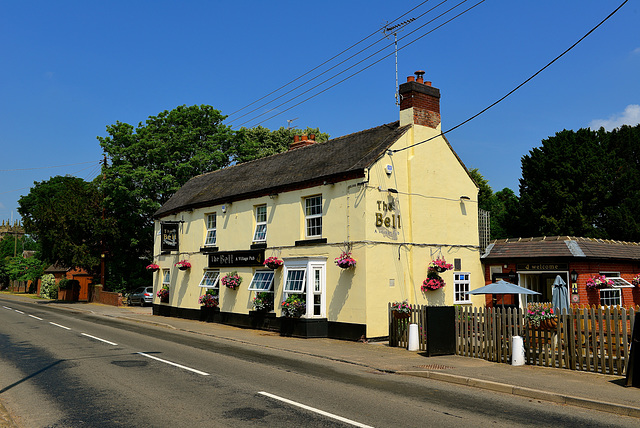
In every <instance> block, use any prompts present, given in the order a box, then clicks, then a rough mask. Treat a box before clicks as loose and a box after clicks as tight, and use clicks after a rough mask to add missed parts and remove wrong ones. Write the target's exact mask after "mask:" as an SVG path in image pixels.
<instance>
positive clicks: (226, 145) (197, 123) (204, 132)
mask: <svg viewBox="0 0 640 428" xmlns="http://www.w3.org/2000/svg"><path fill="white" fill-rule="evenodd" d="M224 119H225V116H222V115H221V114H220V112H219V111H218V110H215V109H213V107H211V106H207V105H201V106H191V107H187V106H179V107H177V108H175V109H173V110H171V111H164V112H162V113H160V114H158V115H157V116H151V117H149V119H147V121H146V122H145V123H144V124H143V123H139V124H138V126H137V128H135V129H134V127H133V126H131V125H129V124H126V123H122V122H116V124H115V125H110V126H107V133H108V134H109V136H107V137H98V140H99V141H100V145H101V146H102V148H103V150H104V151H105V153H106V154H107V156H108V157H109V159H110V162H109V165H107V166H106V167H105V168H104V170H103V173H104V179H100V189H101V191H102V192H103V193H104V204H105V207H106V212H107V214H106V215H107V217H108V218H110V219H112V220H114V221H115V222H116V223H117V232H116V233H115V234H114V235H113V236H111V238H110V240H109V242H108V251H109V257H108V259H107V260H108V263H107V266H108V272H107V281H106V282H107V284H105V286H106V288H108V289H110V290H114V291H116V290H117V291H121V290H124V289H132V288H135V287H137V286H140V285H144V284H145V283H146V282H148V276H145V272H144V265H145V264H146V262H147V261H150V260H152V259H153V254H152V249H153V234H152V232H153V214H154V212H155V211H157V210H158V208H160V207H161V206H162V204H164V203H165V202H166V201H167V200H168V199H169V198H170V197H171V196H172V195H173V194H174V193H175V192H176V191H177V190H178V189H179V188H180V187H181V186H182V185H183V184H184V183H186V182H187V180H189V179H190V178H191V177H193V176H195V175H198V174H202V173H205V172H209V171H213V170H216V169H219V168H222V167H225V166H228V165H229V164H230V162H231V158H232V148H233V141H234V140H233V136H234V133H233V131H232V130H231V128H230V127H228V126H226V125H223V124H222V121H223V120H224Z"/></svg>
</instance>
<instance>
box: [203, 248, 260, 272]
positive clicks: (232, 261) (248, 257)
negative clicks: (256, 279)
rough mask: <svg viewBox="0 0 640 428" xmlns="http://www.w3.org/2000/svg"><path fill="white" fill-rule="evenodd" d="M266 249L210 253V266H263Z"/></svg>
mask: <svg viewBox="0 0 640 428" xmlns="http://www.w3.org/2000/svg"><path fill="white" fill-rule="evenodd" d="M263 263H264V250H246V251H219V252H216V253H210V254H209V267H210V268H217V267H242V266H262V264H263Z"/></svg>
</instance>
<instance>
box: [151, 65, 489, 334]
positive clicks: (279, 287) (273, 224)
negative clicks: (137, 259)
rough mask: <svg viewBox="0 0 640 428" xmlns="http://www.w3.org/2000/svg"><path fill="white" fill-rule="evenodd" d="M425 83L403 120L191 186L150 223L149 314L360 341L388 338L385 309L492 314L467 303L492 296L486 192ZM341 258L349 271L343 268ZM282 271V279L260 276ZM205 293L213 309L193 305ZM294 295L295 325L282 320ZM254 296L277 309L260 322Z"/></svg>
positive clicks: (409, 96)
mask: <svg viewBox="0 0 640 428" xmlns="http://www.w3.org/2000/svg"><path fill="white" fill-rule="evenodd" d="M422 74H423V72H417V73H416V76H410V77H409V78H408V79H407V82H406V83H403V84H402V85H400V88H399V92H400V97H401V105H400V120H399V121H396V122H393V123H389V124H385V125H382V126H378V127H376V128H372V129H368V130H364V131H361V132H357V133H354V134H350V135H346V136H343V137H339V138H335V139H332V140H329V141H327V142H323V143H319V142H315V140H314V137H313V136H312V135H311V136H302V137H301V138H296V139H295V140H294V142H293V143H292V145H291V148H290V150H289V151H287V152H284V153H280V154H276V155H273V156H269V157H266V158H262V159H258V160H255V161H251V162H246V163H242V164H237V165H234V166H230V167H228V168H224V169H221V170H218V171H214V172H211V173H207V174H202V175H199V176H197V177H194V178H192V179H191V180H190V181H188V182H187V183H186V184H185V185H184V186H183V187H182V188H181V189H180V190H178V191H177V192H176V193H175V194H174V195H173V196H172V197H171V198H170V199H169V200H168V201H167V202H166V203H165V204H164V205H163V206H162V207H161V208H160V209H159V210H158V211H157V212H156V214H155V219H156V222H155V239H154V254H155V257H154V263H156V264H157V265H158V266H159V267H160V269H159V271H158V272H157V273H155V274H154V290H155V292H158V290H161V289H165V290H168V293H165V296H164V298H163V299H161V298H159V297H155V300H154V309H153V310H154V314H158V315H165V316H178V317H184V318H191V319H205V318H206V319H208V320H213V321H215V322H222V323H226V324H231V325H237V326H243V327H254V328H268V329H274V330H277V329H280V331H282V332H283V333H286V334H293V335H297V336H303V337H331V338H339V339H351V340H357V339H361V338H368V339H372V338H380V337H384V336H387V335H388V328H389V311H388V304H389V303H390V302H395V301H404V300H406V301H408V303H411V304H419V305H433V306H444V305H447V306H450V305H454V304H471V303H472V302H473V303H475V304H476V305H482V304H484V298H483V296H478V297H476V296H469V295H467V294H465V292H466V291H470V290H471V289H475V288H477V287H480V286H483V285H484V284H485V282H484V275H483V268H482V265H481V263H480V248H479V231H478V203H477V201H478V188H477V186H476V185H475V183H474V182H473V180H472V179H471V177H470V176H469V173H468V171H467V169H466V167H465V166H464V164H463V163H462V161H461V160H460V158H459V157H458V156H457V154H456V153H455V151H454V150H453V148H452V147H451V145H450V144H449V142H448V141H447V139H446V138H445V137H444V135H442V134H441V126H440V91H439V89H437V88H435V87H433V86H431V82H425V81H424V80H423V76H422ZM343 254H344V257H346V258H350V259H352V260H355V265H353V266H350V267H340V266H338V264H337V262H336V259H337V258H340V256H341V255H343ZM274 258H275V259H277V260H278V261H280V262H281V265H280V266H279V267H275V268H274V269H270V268H268V267H266V266H265V265H264V262H265V260H267V259H269V260H274ZM437 259H442V260H445V261H446V263H448V264H451V268H450V269H448V270H446V271H444V272H442V273H440V277H441V279H442V280H443V281H444V284H445V285H444V286H443V287H440V288H437V289H431V288H426V287H425V286H424V285H423V283H424V282H425V280H426V279H427V269H428V266H429V264H430V263H431V262H432V261H434V260H437ZM181 261H185V263H183V264H184V266H181V264H180V263H179V262H181ZM347 264H352V263H347ZM271 267H274V266H271ZM232 273H236V274H237V276H238V277H239V278H241V280H242V282H241V283H240V285H239V286H237V287H230V286H228V285H229V281H228V279H229V274H232ZM225 277H226V278H225ZM236 283H237V281H236ZM234 284H235V283H233V284H232V285H234ZM225 285H227V286H225ZM207 293H209V294H212V295H214V296H215V300H216V304H217V307H216V308H214V309H213V310H206V308H202V307H201V304H200V303H199V299H200V297H201V296H203V295H205V294H207ZM166 294H168V297H167V296H166ZM294 295H295V296H298V297H299V298H300V300H302V301H304V305H303V306H304V307H303V308H302V312H301V313H300V314H299V315H300V316H299V317H297V318H288V317H284V316H282V315H283V311H282V302H284V301H285V300H286V299H287V298H288V297H290V296H294ZM257 296H260V297H261V300H264V298H265V296H267V298H268V299H270V300H271V302H272V306H273V308H272V309H271V308H269V307H268V308H267V309H266V310H264V309H263V310H261V311H257V310H255V307H254V304H253V301H254V298H255V297H257Z"/></svg>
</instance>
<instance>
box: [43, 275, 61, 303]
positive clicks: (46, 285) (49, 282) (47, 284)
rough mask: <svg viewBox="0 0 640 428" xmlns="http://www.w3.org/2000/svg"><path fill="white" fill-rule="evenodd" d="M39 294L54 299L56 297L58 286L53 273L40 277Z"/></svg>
mask: <svg viewBox="0 0 640 428" xmlns="http://www.w3.org/2000/svg"><path fill="white" fill-rule="evenodd" d="M40 296H41V297H43V298H45V299H55V298H56V297H58V288H57V287H56V279H55V277H54V276H53V274H50V273H48V274H46V275H42V278H40Z"/></svg>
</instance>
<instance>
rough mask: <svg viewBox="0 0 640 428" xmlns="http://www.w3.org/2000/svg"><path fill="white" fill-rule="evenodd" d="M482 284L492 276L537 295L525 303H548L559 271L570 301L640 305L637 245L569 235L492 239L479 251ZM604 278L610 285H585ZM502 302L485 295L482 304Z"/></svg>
mask: <svg viewBox="0 0 640 428" xmlns="http://www.w3.org/2000/svg"><path fill="white" fill-rule="evenodd" d="M481 260H482V263H483V265H484V272H485V282H486V283H487V284H489V283H491V282H494V281H496V280H497V279H501V278H502V279H505V280H506V281H509V282H512V283H515V284H518V285H520V286H521V287H525V288H528V289H531V290H535V291H538V292H539V293H541V295H540V296H530V297H528V299H527V301H529V302H531V301H540V302H550V301H551V295H552V284H553V281H554V280H555V278H556V276H557V275H560V276H561V277H562V278H563V279H564V280H565V282H566V283H567V284H568V286H569V300H570V302H569V303H573V304H580V305H597V306H613V305H619V306H635V305H639V304H640V287H638V286H635V285H634V284H633V278H634V277H636V276H637V275H638V274H640V243H635V242H621V241H610V240H602V239H591V238H577V237H570V236H552V237H548V236H547V237H543V238H526V239H524V238H515V239H513V238H510V239H504V240H498V241H494V242H492V243H491V244H490V245H489V246H488V247H487V248H486V250H485V253H484V254H483V255H482V258H481ZM596 276H605V277H607V278H608V279H609V280H611V281H613V283H614V285H613V286H612V287H608V288H601V289H589V288H588V287H587V281H589V280H590V279H593V278H594V277H596ZM519 299H523V298H521V297H518V296H506V297H505V301H504V303H505V304H519V303H520V304H522V303H523V300H522V301H521V302H519V301H518V300H519ZM495 303H502V301H501V300H498V301H497V302H496V301H492V298H491V296H488V297H487V304H488V305H491V304H495Z"/></svg>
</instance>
